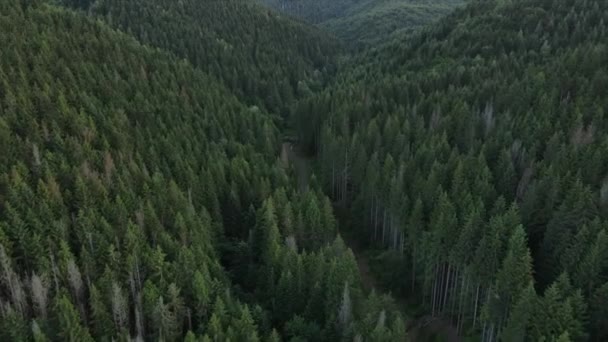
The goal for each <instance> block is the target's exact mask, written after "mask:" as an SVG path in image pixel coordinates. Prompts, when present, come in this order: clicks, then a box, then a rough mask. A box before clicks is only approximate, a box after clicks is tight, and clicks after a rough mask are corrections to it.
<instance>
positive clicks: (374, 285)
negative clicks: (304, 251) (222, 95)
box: [281, 142, 462, 342]
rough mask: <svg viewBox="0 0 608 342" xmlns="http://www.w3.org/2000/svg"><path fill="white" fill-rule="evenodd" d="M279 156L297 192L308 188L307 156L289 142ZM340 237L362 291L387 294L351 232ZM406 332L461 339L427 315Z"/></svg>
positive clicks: (412, 336) (401, 301)
mask: <svg viewBox="0 0 608 342" xmlns="http://www.w3.org/2000/svg"><path fill="white" fill-rule="evenodd" d="M281 159H282V160H283V162H284V163H285V164H286V165H288V164H292V165H293V166H294V168H295V171H296V177H297V178H298V188H299V190H300V191H306V189H308V182H309V178H310V175H311V166H310V159H309V158H307V157H305V156H303V155H302V154H301V153H300V151H299V148H298V147H297V146H295V145H293V144H291V143H289V142H284V143H283V145H282V146H281ZM342 238H343V239H344V242H345V243H346V245H347V246H348V247H349V248H350V249H351V250H352V251H353V254H354V255H355V259H356V260H357V267H358V268H359V274H360V277H361V282H362V283H363V287H364V289H365V291H368V292H369V291H371V290H375V291H376V292H378V293H388V292H390V291H386V289H384V288H383V286H382V285H381V284H380V282H379V281H378V280H377V279H376V277H375V276H374V274H373V273H372V271H371V268H370V260H369V256H368V254H367V253H365V250H363V248H361V245H360V244H359V242H358V241H357V239H355V238H354V237H353V236H351V235H350V234H342ZM393 298H394V299H395V303H396V304H397V307H398V308H400V311H401V312H402V313H403V315H404V317H406V318H408V317H407V316H408V315H406V309H407V308H408V307H409V305H408V303H407V301H406V299H405V298H403V297H402V296H396V295H394V294H393ZM407 334H408V337H409V340H410V341H412V342H418V341H435V340H436V339H435V338H436V337H437V336H440V337H441V338H442V341H446V342H460V341H462V339H461V338H460V336H458V334H457V333H456V328H455V327H454V326H453V325H452V323H451V322H450V321H449V320H447V319H445V318H441V317H431V316H429V315H426V316H422V317H419V318H417V319H414V320H412V321H411V322H409V324H408V329H407Z"/></svg>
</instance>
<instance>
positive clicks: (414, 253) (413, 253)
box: [412, 243, 416, 293]
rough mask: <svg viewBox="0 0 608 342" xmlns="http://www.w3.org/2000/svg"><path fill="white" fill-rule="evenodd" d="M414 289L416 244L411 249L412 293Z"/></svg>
mask: <svg viewBox="0 0 608 342" xmlns="http://www.w3.org/2000/svg"><path fill="white" fill-rule="evenodd" d="M415 288H416V243H414V247H413V248H412V293H414V290H415Z"/></svg>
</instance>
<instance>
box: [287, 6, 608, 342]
mask: <svg viewBox="0 0 608 342" xmlns="http://www.w3.org/2000/svg"><path fill="white" fill-rule="evenodd" d="M607 21H608V3H607V2H605V1H588V0H553V1H546V0H513V1H502V0H496V1H476V2H474V3H472V4H470V5H468V6H467V7H466V8H464V9H459V10H456V11H455V13H454V14H452V15H450V16H448V17H447V18H445V19H443V20H441V21H440V22H439V23H438V24H437V25H433V26H431V27H429V28H426V29H424V30H422V32H420V33H418V34H415V35H413V36H408V37H402V38H397V39H395V40H394V41H393V42H392V43H390V44H386V45H384V46H382V47H381V48H378V49H373V50H369V51H367V52H366V53H364V54H362V55H360V56H359V57H357V58H355V59H354V60H353V61H352V64H351V65H350V67H345V68H343V70H342V72H341V73H340V74H339V75H338V78H337V80H336V81H335V84H334V85H333V86H332V87H329V88H328V89H326V90H325V91H323V92H321V93H320V94H318V95H317V96H316V97H314V98H311V99H309V100H307V101H304V102H303V103H301V105H300V106H299V109H298V114H299V115H298V116H297V118H296V122H297V123H296V126H297V127H300V128H301V129H302V130H301V132H302V134H301V139H302V140H303V141H306V142H307V143H308V144H309V146H310V148H311V150H314V151H316V152H317V153H318V165H319V167H318V168H319V170H321V171H322V172H321V176H322V177H321V179H322V183H323V184H324V186H325V188H326V190H327V192H328V193H329V194H331V196H332V198H333V199H334V200H335V201H339V202H340V203H341V205H343V206H346V207H347V208H349V209H350V215H351V216H352V219H351V221H352V222H354V223H355V224H356V227H354V229H357V232H358V235H359V236H360V237H361V239H362V240H365V241H368V244H369V245H370V246H371V247H377V248H383V249H384V250H385V251H386V252H384V253H383V254H382V255H379V257H380V258H383V260H384V262H385V267H384V268H385V269H388V270H390V273H389V274H386V275H385V278H386V280H387V282H389V283H390V284H392V285H393V286H394V288H395V289H396V290H399V291H401V293H403V294H404V295H406V296H411V297H413V298H421V301H422V302H423V304H424V305H425V307H426V309H427V310H428V312H429V313H430V314H431V315H433V316H436V317H437V316H440V317H445V318H446V319H449V320H451V321H452V322H453V324H454V325H455V326H456V327H457V328H458V329H459V331H460V333H461V334H463V335H478V336H480V337H481V339H482V340H483V341H494V340H497V339H500V340H503V341H521V340H526V341H558V340H559V341H585V340H588V339H590V340H594V341H605V340H607V339H608V330H606V327H608V321H607V318H608V312H607V311H606V308H607V307H608V240H607V236H606V234H607V225H608V221H607V214H608V211H607V209H608V181H607V176H608V154H607V153H606V151H607V147H608V138H607V137H606V135H605V134H603V132H605V131H606V130H607V129H608V120H607V119H606V117H605V115H606V114H605V113H606V112H607V110H608V93H607V91H608V90H607V89H608V87H607V86H608V49H607V43H608V35H607V31H606V22H607ZM396 270H399V271H396Z"/></svg>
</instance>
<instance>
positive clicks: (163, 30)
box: [87, 0, 338, 116]
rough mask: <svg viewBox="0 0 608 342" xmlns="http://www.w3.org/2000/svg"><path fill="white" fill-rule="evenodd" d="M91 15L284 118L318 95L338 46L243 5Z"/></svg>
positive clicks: (98, 8) (144, 1) (125, 5)
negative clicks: (298, 101) (305, 92)
mask: <svg viewBox="0 0 608 342" xmlns="http://www.w3.org/2000/svg"><path fill="white" fill-rule="evenodd" d="M89 3H90V4H89V6H88V7H87V8H88V10H89V11H90V13H91V14H92V15H94V16H96V17H99V18H101V19H102V20H104V21H105V22H107V23H108V24H109V25H110V26H112V27H114V28H117V29H120V30H122V31H124V32H128V33H130V34H131V35H133V36H134V37H136V38H137V39H138V40H139V41H140V42H142V43H143V44H146V45H150V46H153V47H158V48H161V49H163V50H166V51H170V52H172V53H174V54H175V55H177V56H179V57H181V58H184V59H186V60H188V61H189V62H190V63H191V64H192V65H193V66H195V67H197V68H198V69H200V70H203V71H204V72H206V73H208V74H209V75H212V76H214V77H215V78H216V79H218V80H220V81H221V82H222V83H223V84H224V85H225V86H226V87H228V88H229V89H230V90H231V91H232V92H233V93H234V94H235V95H236V96H237V97H238V98H239V99H240V100H241V101H243V102H244V103H247V104H249V105H255V106H258V107H260V108H264V109H266V110H267V111H270V112H272V113H274V114H276V115H277V116H283V115H285V114H286V111H287V110H288V106H289V104H290V103H291V102H292V101H293V100H294V99H295V98H298V97H300V96H301V95H302V94H300V93H299V92H298V84H299V83H304V84H308V85H309V86H312V87H313V88H317V87H319V86H321V85H322V84H323V83H324V82H325V75H329V73H328V71H331V70H332V69H333V68H334V66H333V64H334V63H335V61H334V57H335V55H336V54H337V52H338V49H337V44H336V43H335V42H333V41H332V40H331V39H329V38H327V36H326V35H323V34H322V33H321V32H320V31H319V30H316V29H314V28H312V27H308V26H306V25H303V24H300V23H297V22H295V21H291V20H288V19H287V18H283V17H281V16H279V15H277V14H275V13H273V12H271V11H268V10H267V9H265V8H263V7H261V6H259V5H257V4H255V3H253V2H251V1H242V0H228V1H214V0H204V1H198V0H183V1H164V0H135V1H133V0H92V1H89Z"/></svg>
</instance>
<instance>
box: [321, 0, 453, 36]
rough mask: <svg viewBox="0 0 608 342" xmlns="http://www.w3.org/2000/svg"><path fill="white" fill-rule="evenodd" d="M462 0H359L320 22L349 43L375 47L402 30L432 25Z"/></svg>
mask: <svg viewBox="0 0 608 342" xmlns="http://www.w3.org/2000/svg"><path fill="white" fill-rule="evenodd" d="M462 2H463V1H461V0H452V1H450V0H438V1H423V0H368V1H359V2H357V3H356V4H354V5H353V6H351V7H349V8H348V9H347V10H346V11H344V13H343V14H342V15H340V16H337V17H335V18H332V19H330V20H327V21H324V22H322V23H321V25H320V26H321V27H322V28H324V29H325V30H327V31H329V32H333V33H334V34H335V35H336V37H338V38H339V39H340V40H342V41H345V42H346V43H347V44H350V45H355V44H359V45H363V46H376V45H378V44H380V43H382V42H385V41H387V40H389V39H391V37H393V36H395V35H400V34H403V31H408V30H414V29H417V28H420V27H422V26H424V25H428V24H431V23H432V22H434V21H436V20H438V19H439V18H441V17H442V16H444V15H446V14H448V13H450V12H451V11H453V10H454V8H455V7H456V6H458V5H460V4H461V3H462Z"/></svg>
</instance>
